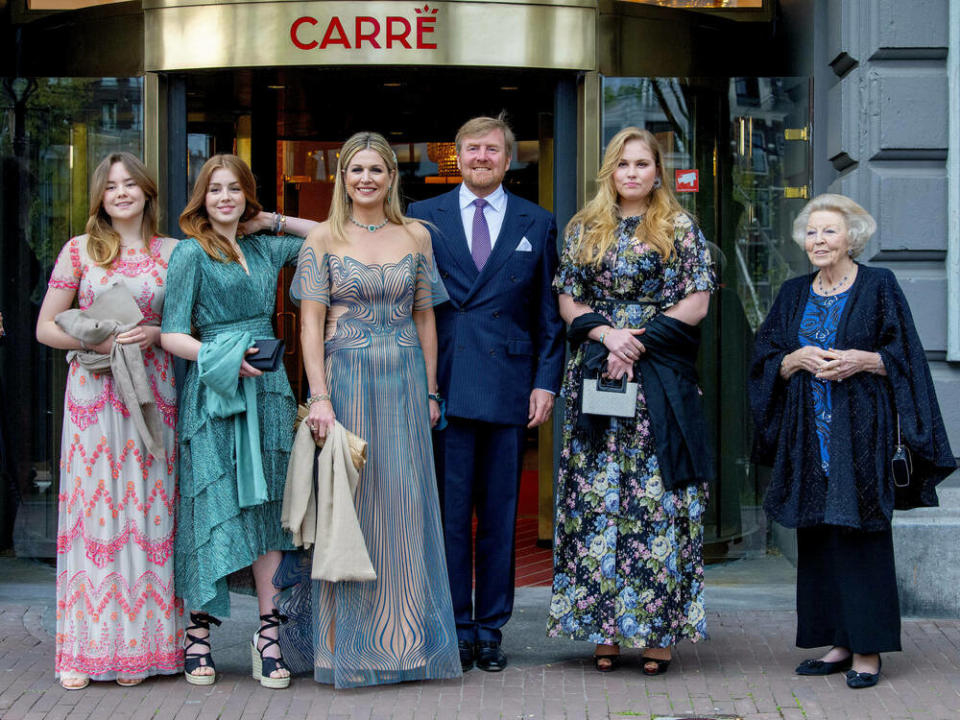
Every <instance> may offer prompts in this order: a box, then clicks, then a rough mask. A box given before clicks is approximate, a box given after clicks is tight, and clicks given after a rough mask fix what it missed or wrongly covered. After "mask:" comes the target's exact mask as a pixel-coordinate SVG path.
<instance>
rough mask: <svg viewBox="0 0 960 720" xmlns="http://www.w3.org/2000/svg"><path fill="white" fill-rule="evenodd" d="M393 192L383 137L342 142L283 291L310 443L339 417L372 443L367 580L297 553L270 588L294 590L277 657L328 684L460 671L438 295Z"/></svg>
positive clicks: (365, 489)
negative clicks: (440, 465) (445, 496)
mask: <svg viewBox="0 0 960 720" xmlns="http://www.w3.org/2000/svg"><path fill="white" fill-rule="evenodd" d="M398 183H399V177H398V173H397V160H396V156H395V155H394V153H393V151H392V150H391V149H390V146H389V145H388V144H387V142H386V140H385V139H384V138H383V137H381V136H380V135H376V134H373V133H359V134H357V135H354V136H353V137H351V138H350V139H349V140H348V141H347V142H346V143H345V144H344V146H343V148H342V149H341V151H340V161H339V166H338V169H337V176H336V185H335V188H334V194H333V201H332V207H331V211H330V216H329V219H328V220H327V221H326V222H324V223H321V225H320V226H319V227H318V228H317V229H316V230H314V231H313V232H311V233H310V235H309V236H308V238H307V240H306V242H305V243H304V248H303V251H302V252H301V254H300V259H299V262H298V265H297V274H296V276H295V278H294V282H293V286H292V288H291V295H292V296H293V297H294V298H295V299H297V300H299V301H300V303H301V343H302V347H303V359H304V367H305V369H306V373H307V379H308V381H309V383H310V398H309V401H308V404H309V406H310V414H309V416H308V417H307V419H306V422H307V424H308V426H309V427H310V428H311V430H312V431H313V433H314V435H315V437H316V438H317V439H319V438H321V437H323V436H324V435H326V433H327V432H329V430H330V429H331V428H332V427H333V423H334V422H335V421H339V422H340V423H341V424H342V425H344V426H345V427H346V428H347V429H348V430H350V431H351V432H354V433H356V434H357V435H359V436H360V437H362V438H363V439H364V440H366V441H367V442H368V444H369V445H368V456H367V462H366V465H365V467H364V469H363V471H362V473H361V476H360V480H359V485H358V488H357V494H356V498H355V503H356V508H357V515H358V518H359V521H360V527H361V529H362V531H363V536H364V539H365V541H366V545H367V550H368V552H369V554H370V559H371V561H372V563H373V567H374V570H375V571H376V574H377V578H376V580H373V581H368V582H338V583H329V582H324V581H312V580H311V579H310V577H309V568H310V563H309V561H308V559H307V558H306V557H305V556H303V555H301V556H299V557H298V556H297V555H295V554H292V555H288V556H287V558H286V559H285V560H284V564H283V566H282V567H281V571H280V573H279V574H278V580H277V582H276V584H278V585H280V584H291V583H297V584H296V585H295V587H294V588H293V591H292V593H291V594H290V597H289V599H288V600H287V602H285V603H284V604H283V605H282V606H281V610H282V611H283V612H284V613H285V614H287V615H289V616H290V618H291V624H290V625H288V626H285V627H284V628H283V630H282V633H281V636H282V640H281V642H282V644H283V652H284V657H285V658H286V659H287V661H288V663H289V664H290V667H291V668H292V669H293V670H295V671H296V670H305V669H308V668H309V667H311V666H312V668H313V673H314V678H315V679H316V680H317V682H321V683H332V684H335V685H336V686H337V687H355V686H361V685H377V684H385V683H397V682H403V681H407V680H423V679H429V678H450V677H457V676H459V675H460V674H461V670H460V660H459V652H458V650H457V634H456V626H455V624H454V620H453V609H452V604H451V600H450V588H449V585H448V583H447V580H446V578H447V571H446V561H445V556H444V550H443V540H442V538H443V535H442V532H441V528H440V507H439V502H438V499H437V487H436V476H435V472H434V465H433V449H432V444H431V437H430V433H431V427H432V426H433V425H435V424H436V423H437V422H438V421H439V420H440V417H441V410H440V403H439V397H438V396H437V394H436V393H437V379H436V375H437V372H436V365H437V334H436V327H435V325H434V315H433V306H434V305H436V304H439V303H441V302H444V301H445V300H446V299H447V294H446V291H445V290H444V287H443V284H442V283H441V282H440V279H439V277H438V275H437V272H436V268H435V267H434V265H433V256H432V252H431V246H430V236H429V234H428V232H427V230H426V228H424V227H423V225H421V224H420V223H418V222H416V221H413V220H409V219H407V218H405V217H404V216H403V215H402V213H401V211H400V204H399V187H398ZM284 574H286V576H287V577H286V580H285V582H283V583H282V578H280V576H283V575H284Z"/></svg>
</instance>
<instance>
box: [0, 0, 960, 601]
mask: <svg viewBox="0 0 960 720" xmlns="http://www.w3.org/2000/svg"><path fill="white" fill-rule="evenodd" d="M43 2H46V3H48V7H51V6H60V7H62V6H63V5H64V3H63V2H60V0H40V2H39V3H33V2H30V1H28V0H18V3H13V2H11V0H8V2H7V3H6V6H5V7H3V6H2V5H0V7H3V9H4V12H5V13H6V16H7V23H6V25H5V26H4V28H3V30H2V33H3V36H2V37H0V47H2V48H3V49H2V50H0V77H2V78H4V81H3V88H4V92H3V93H2V99H0V112H2V113H4V114H3V115H2V117H4V118H5V126H4V127H3V128H0V130H2V132H0V157H2V159H3V165H4V172H3V176H2V177H3V180H2V182H3V187H2V192H0V213H2V226H0V228H2V229H0V232H2V235H0V258H2V268H0V276H2V283H0V312H3V314H4V320H5V324H6V326H7V332H8V337H7V338H6V341H5V345H4V346H0V382H2V383H3V385H4V387H3V392H4V397H3V402H4V407H5V408H10V411H7V412H4V413H3V416H4V420H5V423H6V424H5V426H4V427H3V439H4V446H5V448H6V449H5V452H4V460H3V472H4V473H5V475H6V478H7V480H6V482H5V488H6V493H5V494H4V496H3V497H4V499H3V500H2V503H0V546H2V547H12V548H14V549H15V552H17V553H18V554H24V555H32V556H50V555H52V552H53V547H54V544H53V543H54V542H55V529H56V492H57V487H58V478H57V462H58V448H59V426H60V422H61V417H60V413H61V412H62V402H61V398H62V393H63V382H64V373H65V366H64V363H63V357H62V354H61V353H57V352H54V351H50V350H48V349H46V348H42V347H40V346H38V345H37V344H36V343H35V342H34V341H33V324H34V322H35V319H36V312H37V309H38V307H39V301H40V299H41V298H42V295H43V291H44V287H45V280H46V277H47V275H48V274H49V269H50V266H51V265H52V262H53V260H54V258H55V256H56V252H57V250H58V249H59V247H60V246H61V245H62V244H63V243H64V242H65V241H66V240H67V239H68V238H69V237H70V236H71V235H75V234H78V233H80V232H82V228H83V223H84V221H85V218H86V212H87V210H86V203H87V197H86V187H87V178H88V176H89V173H90V170H92V168H93V166H94V165H95V164H96V162H97V161H98V160H99V158H101V157H102V156H103V155H104V154H106V153H107V152H109V151H112V150H115V149H129V150H132V151H134V152H137V153H140V154H141V155H142V156H143V157H144V159H145V161H146V162H147V164H148V165H149V166H150V168H151V169H152V170H153V171H154V172H155V174H156V175H157V178H158V180H159V184H160V187H161V199H162V201H163V203H164V207H165V210H166V212H165V214H164V215H165V217H164V222H163V223H162V227H163V228H164V229H165V230H166V232H168V233H169V234H172V235H174V236H176V235H178V234H179V233H178V230H177V228H176V225H175V222H174V221H173V220H174V219H175V218H176V217H177V216H178V215H179V212H180V209H181V208H182V207H183V206H184V205H185V203H186V198H187V193H188V190H189V188H190V183H191V179H192V177H193V176H194V175H195V173H196V170H197V169H198V168H199V166H200V165H201V164H202V162H203V160H204V159H205V158H206V157H208V156H209V155H210V154H212V153H214V152H223V151H226V152H236V153H238V154H240V155H241V156H243V157H244V158H245V159H247V160H248V162H249V163H250V164H251V167H252V168H253V170H254V173H255V174H256V176H257V178H258V181H259V184H260V187H259V197H260V199H261V200H262V201H263V204H264V206H265V207H266V208H268V209H278V210H282V211H283V212H286V213H287V214H301V215H304V216H307V217H315V218H321V217H323V216H325V214H326V209H327V206H328V203H329V199H330V192H331V188H332V183H331V180H332V174H331V173H332V172H333V167H335V164H336V158H335V153H336V148H337V147H338V146H339V144H340V143H341V142H342V141H343V140H344V139H345V138H346V137H347V136H348V135H350V134H351V133H353V132H355V131H358V130H362V129H367V130H376V131H379V132H381V133H382V134H384V135H385V136H386V137H388V138H389V139H390V141H391V142H392V143H393V145H394V149H395V151H396V152H397V156H398V159H399V161H400V166H401V172H402V177H403V187H404V191H405V193H406V195H407V196H408V198H409V199H410V200H417V199H422V198H425V197H429V196H430V195H433V194H436V193H438V192H441V191H443V190H444V189H446V188H447V187H449V186H450V184H451V183H455V182H457V176H456V169H455V165H454V166H452V165H451V160H452V148H451V140H452V138H453V135H454V133H455V131H456V128H457V127H458V126H459V125H460V124H461V123H462V121H463V120H464V119H466V118H468V117H471V116H473V115H477V114H496V113H498V112H500V111H501V110H506V111H507V113H508V115H509V117H510V120H511V122H512V124H513V125H514V127H515V129H516V131H517V136H518V140H519V142H518V147H517V151H516V155H515V157H514V158H513V161H512V165H511V171H510V173H509V175H508V177H507V183H508V185H509V187H510V188H511V190H512V191H513V192H516V193H518V194H520V195H522V196H524V197H527V198H528V199H531V200H533V201H535V202H539V203H540V204H541V205H543V206H544V207H547V208H549V209H552V210H553V211H554V212H555V213H556V214H557V217H558V221H559V223H560V225H561V226H562V225H563V224H564V223H565V222H566V220H567V219H568V218H569V217H570V216H571V215H572V214H573V212H574V211H575V210H576V208H577V206H578V205H579V204H580V203H581V202H582V201H583V199H584V198H585V197H587V196H589V195H590V194H591V193H592V191H593V182H594V180H593V178H594V175H595V172H596V170H597V168H598V167H599V162H600V157H601V155H602V150H603V146H604V144H605V143H606V141H607V140H608V139H609V138H610V137H611V136H612V135H613V134H614V133H615V132H616V131H617V130H619V129H620V128H621V127H624V126H626V125H631V124H632V125H640V126H643V127H646V128H648V129H650V130H651V131H652V132H654V133H656V134H657V136H658V138H659V139H660V140H661V142H662V143H663V144H664V146H665V147H666V148H667V154H668V160H669V164H670V165H671V166H672V167H673V168H674V170H675V174H674V176H673V177H672V178H669V181H670V182H671V183H673V185H674V188H675V189H676V190H677V191H678V194H679V196H680V197H681V199H682V201H683V203H684V205H685V207H687V208H688V209H689V210H690V211H691V212H693V213H694V214H695V215H696V216H697V218H698V219H699V221H700V224H701V225H702V227H703V229H704V232H705V234H706V235H707V237H708V239H710V240H711V241H712V242H713V244H714V246H715V248H714V250H715V252H714V255H715V257H716V261H717V264H718V271H719V273H720V275H721V278H722V281H723V282H722V287H721V289H720V290H719V292H718V293H717V297H716V301H715V302H714V307H713V309H712V311H711V314H710V316H709V318H708V320H707V321H706V325H705V332H704V337H705V342H704V347H703V352H702V358H701V374H702V377H703V384H704V389H705V402H706V408H707V413H708V418H709V422H710V426H711V434H712V438H711V439H712V441H713V447H714V448H716V450H715V452H716V461H717V468H718V480H717V482H716V483H715V486H714V487H713V488H711V498H712V503H711V511H710V515H709V517H708V519H707V525H708V527H707V539H708V546H707V553H708V555H709V556H710V557H711V559H718V560H719V559H725V558H736V557H743V556H748V555H750V554H756V553H762V552H764V551H766V550H767V549H768V547H769V545H770V544H771V543H772V544H774V545H776V546H779V547H781V549H783V550H784V551H785V552H787V553H789V552H790V547H791V539H790V535H789V533H783V532H775V531H774V529H772V528H770V527H768V525H767V523H766V521H765V519H764V517H763V514H762V513H761V512H760V510H759V507H760V502H761V499H762V495H763V491H764V489H765V480H766V478H765V474H764V472H765V471H764V470H763V469H762V468H758V467H755V466H753V465H752V464H751V463H750V458H749V450H750V431H749V419H748V406H747V401H746V393H745V383H746V369H747V367H746V366H747V358H748V357H749V351H750V345H751V341H752V334H753V331H754V330H755V328H756V327H757V325H758V324H759V322H760V321H761V320H762V318H763V316H764V314H765V312H766V310H767V309H768V308H769V306H770V303H771V302H772V299H773V297H774V296H775V294H776V291H777V289H778V287H779V285H780V283H782V282H783V281H784V280H785V279H787V278H788V277H791V276H794V275H796V274H799V273H803V272H807V270H808V265H807V260H806V257H805V255H804V253H803V252H802V251H801V250H800V249H799V248H797V247H796V245H794V244H793V242H792V240H791V239H790V225H791V223H792V219H793V217H794V216H795V214H796V212H797V211H798V210H799V209H800V208H801V207H802V206H803V204H804V202H805V199H806V198H809V197H812V196H813V195H814V194H817V193H819V192H826V191H836V192H843V193H845V194H848V195H850V196H851V197H853V198H855V199H857V200H858V201H859V202H861V203H862V204H863V205H864V206H866V207H867V208H868V209H870V210H871V211H872V212H874V214H875V215H876V217H877V220H878V222H879V225H880V232H878V235H877V238H876V239H875V240H874V242H873V245H872V246H871V248H869V249H868V251H867V255H866V257H867V258H868V259H869V261H870V262H875V263H878V264H884V265H887V266H889V267H891V268H893V269H894V270H895V271H896V272H897V274H898V277H900V278H901V282H902V283H903V284H904V286H905V289H906V291H907V295H908V298H909V299H910V301H911V304H912V306H913V307H914V309H915V312H916V314H917V317H918V326H919V327H920V332H921V336H922V338H923V341H924V344H925V346H926V347H927V348H928V351H929V353H930V358H931V360H932V361H933V363H934V368H935V375H936V379H937V383H938V391H939V392H940V397H941V402H942V404H943V407H944V410H945V413H946V415H947V423H948V428H949V430H950V432H951V439H952V440H953V442H954V446H955V447H960V410H956V408H957V407H958V406H960V403H958V402H957V401H956V400H953V396H954V394H956V393H958V392H960V385H957V384H956V383H957V375H956V374H955V373H956V367H957V366H956V365H954V364H953V361H954V360H958V359H960V331H958V332H955V333H953V334H951V331H950V327H952V325H951V323H955V324H956V326H957V327H958V328H960V317H957V315H958V313H957V312H952V311H951V308H953V307H956V306H957V302H953V303H952V304H951V302H950V301H948V293H955V294H960V289H958V288H957V287H954V286H953V285H952V284H951V282H948V273H947V267H948V265H949V264H950V263H951V262H953V263H957V262H960V261H957V259H956V258H957V257H958V256H957V252H956V251H953V250H952V249H951V247H952V245H951V238H952V241H953V243H955V244H956V243H958V242H960V240H957V237H956V235H957V232H956V227H955V225H954V227H953V230H950V229H949V228H948V218H949V217H951V214H950V213H948V211H947V204H948V198H949V197H950V195H949V192H948V190H949V189H950V188H951V187H952V188H953V192H954V193H956V188H957V182H956V180H955V179H954V181H953V182H952V184H951V183H949V182H947V181H946V176H947V172H948V170H947V160H948V158H949V157H950V154H949V153H948V149H949V147H951V146H950V144H949V139H948V134H947V129H946V128H947V114H948V110H949V109H950V108H951V107H952V106H954V105H957V102H956V95H953V96H952V98H953V100H952V101H949V97H950V96H948V91H947V66H948V64H949V62H950V61H951V58H955V56H956V53H949V52H948V48H950V47H956V40H953V41H951V40H950V39H949V37H948V35H949V30H948V29H949V28H954V29H955V25H956V23H957V18H958V15H957V14H956V8H955V7H951V3H954V4H955V2H956V0H922V1H921V2H918V3H910V4H909V5H910V6H911V9H909V10H908V9H905V7H904V6H905V5H907V4H905V3H900V2H896V1H895V0H877V1H873V0H859V1H853V0H739V1H738V0H717V1H716V2H714V1H713V0H650V1H649V2H645V1H636V2H620V1H618V0H550V1H548V0H512V1H511V2H506V3H503V2H488V1H486V0H467V1H462V2H461V1H459V0H450V1H446V2H429V3H423V4H422V5H421V4H419V3H405V2H402V1H399V2H398V1H393V0H391V1H387V0H382V1H380V2H349V3H348V2H319V1H314V2H309V1H299V0H293V1H289V2H287V1H282V0H280V1H278V0H266V1H262V2H257V1H255V2H244V3H233V2H222V3H210V2H205V1H203V0H143V2H142V3H138V2H123V3H106V4H105V3H97V2H90V3H88V4H90V5H91V6H90V7H86V8H82V9H72V10H59V11H57V10H45V9H42V8H41V5H42V3H43ZM66 4H67V5H70V4H72V3H69V2H67V3H66ZM915 4H916V5H923V12H917V11H915V10H913V9H912V8H913V6H914V5H915ZM951 13H952V14H951ZM951 42H953V45H952V46H951V45H950V43H951ZM918 108H922V112H918ZM953 147H955V145H954V146H953ZM945 188H946V189H945ZM956 215H957V211H956V208H955V209H954V211H953V212H952V217H954V218H955V217H956ZM951 233H952V234H951ZM956 274H957V273H956V271H954V273H953V275H954V276H956ZM283 285H284V281H283V280H281V282H280V284H279V286H278V287H279V290H278V299H279V300H280V302H279V304H278V313H277V318H276V328H277V332H278V334H279V335H280V336H283V337H285V338H286V339H287V347H288V348H296V346H297V337H296V333H297V323H296V318H295V309H294V308H292V307H291V306H290V305H289V303H287V302H286V301H285V295H286V294H285V292H284V289H283ZM958 299H960V298H958ZM921 307H922V308H923V309H924V311H923V312H918V311H917V309H918V308H921ZM951 338H954V339H953V342H954V344H955V346H956V351H955V352H954V351H951V350H950V347H951V345H950V342H951ZM287 363H288V369H289V370H290V376H291V378H292V379H293V380H294V384H295V385H297V384H298V383H299V378H300V377H301V376H302V371H301V366H300V360H299V357H298V356H297V355H296V353H295V352H293V353H291V354H290V355H289V356H288V357H287ZM297 390H300V394H301V395H302V388H297V387H295V391H297ZM531 443H532V444H533V445H535V446H536V447H537V448H538V457H539V460H538V467H539V478H540V480H539V483H540V487H539V496H540V501H541V503H540V517H539V521H540V536H541V539H542V540H545V541H547V540H549V538H550V536H551V520H552V503H551V498H552V480H553V476H554V471H553V466H554V462H553V456H554V436H553V432H551V431H550V430H549V429H548V430H544V431H542V432H541V433H540V434H539V436H538V437H535V438H531ZM958 602H960V601H958ZM958 609H960V605H958Z"/></svg>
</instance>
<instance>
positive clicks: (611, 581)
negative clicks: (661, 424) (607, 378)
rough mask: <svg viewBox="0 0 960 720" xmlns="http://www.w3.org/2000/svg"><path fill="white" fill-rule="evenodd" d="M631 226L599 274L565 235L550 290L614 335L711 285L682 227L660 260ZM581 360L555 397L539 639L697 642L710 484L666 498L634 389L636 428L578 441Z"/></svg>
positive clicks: (574, 361) (620, 421) (619, 424)
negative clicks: (555, 467) (546, 596)
mask: <svg viewBox="0 0 960 720" xmlns="http://www.w3.org/2000/svg"><path fill="white" fill-rule="evenodd" d="M640 220H641V218H640V217H628V218H624V219H622V220H621V221H620V224H619V226H618V228H617V244H616V246H615V247H614V248H611V250H610V251H609V252H608V253H607V255H606V257H604V259H603V263H602V265H601V266H600V267H594V266H584V265H582V264H580V263H579V262H578V261H577V260H576V259H575V257H574V252H573V245H574V244H575V243H576V241H577V239H578V233H576V232H574V233H573V234H571V235H570V236H568V238H567V240H566V246H565V249H564V253H563V256H562V257H561V261H560V268H559V270H558V272H557V277H556V278H555V280H554V289H555V290H556V291H557V292H558V293H561V294H566V295H569V296H571V297H572V298H573V299H574V300H575V301H576V302H578V303H583V304H585V305H588V306H589V307H590V308H591V309H592V310H593V311H594V312H597V313H600V314H601V315H604V316H605V317H607V318H608V319H609V320H610V322H611V324H612V325H613V326H615V327H617V328H622V327H641V326H643V325H644V324H646V323H647V322H648V321H649V320H650V319H651V318H652V317H653V316H654V315H656V314H657V313H659V312H661V311H663V310H666V309H667V308H669V307H670V306H671V305H675V304H676V303H677V302H679V301H680V300H681V299H683V298H684V297H686V296H687V295H690V294H692V293H694V292H697V291H711V290H713V289H714V287H715V285H716V283H715V279H714V275H713V271H712V270H711V267H710V255H709V252H708V250H707V246H706V242H705V240H704V238H703V235H702V234H701V232H700V230H699V228H698V227H697V226H696V225H695V224H694V223H693V221H692V220H690V218H688V217H687V216H686V215H683V214H678V215H677V217H676V218H675V221H674V246H675V250H676V252H675V254H674V255H673V256H672V257H670V258H669V259H666V260H664V259H663V258H661V256H660V255H659V254H658V253H657V252H656V251H654V250H653V249H651V248H650V247H649V246H647V245H646V244H645V243H643V242H640V241H638V240H637V238H636V235H635V234H636V231H637V226H638V224H639V223H640ZM641 232H642V230H641ZM641 339H642V338H641ZM581 356H582V348H581V349H580V350H578V352H576V353H575V354H573V355H572V356H571V358H570V361H569V363H568V365H567V372H566V376H565V378H564V383H563V391H562V396H563V402H564V418H563V429H562V432H563V448H562V451H561V456H560V469H559V476H558V481H557V488H558V489H557V498H556V503H557V514H556V531H555V537H554V570H553V572H554V576H553V596H552V599H551V602H550V616H549V619H548V621H547V634H548V635H550V636H551V637H569V638H571V639H574V640H587V641H589V642H592V643H600V644H608V645H609V644H618V645H621V646H624V647H669V646H670V645H674V644H676V643H677V641H678V640H680V639H681V638H690V639H691V640H693V641H696V640H699V639H701V638H703V637H706V619H705V616H704V609H703V559H702V548H703V526H702V521H701V517H702V514H703V511H704V507H705V505H706V501H707V486H706V484H699V485H690V486H688V487H686V488H678V489H676V490H673V491H670V490H666V489H665V488H664V486H663V482H662V479H661V476H660V469H659V465H658V463H657V455H656V448H655V446H654V438H653V430H652V428H651V426H650V416H649V414H648V413H647V408H646V403H645V401H644V395H643V388H642V386H640V387H639V392H638V396H637V411H636V416H635V417H634V418H633V419H630V420H627V419H625V418H609V419H608V420H607V423H608V424H607V427H606V429H605V430H604V431H603V433H602V435H599V436H598V438H597V440H595V441H591V440H590V439H589V438H587V437H585V436H583V435H581V434H580V433H579V432H578V431H577V429H576V426H577V420H578V418H579V415H580V388H581V382H582V374H583V373H582V366H581ZM634 379H635V380H638V381H639V378H638V377H637V376H636V375H635V376H634Z"/></svg>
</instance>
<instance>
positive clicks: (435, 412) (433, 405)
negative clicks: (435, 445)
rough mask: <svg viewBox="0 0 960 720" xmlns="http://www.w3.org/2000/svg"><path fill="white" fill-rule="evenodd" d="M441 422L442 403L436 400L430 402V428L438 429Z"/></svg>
mask: <svg viewBox="0 0 960 720" xmlns="http://www.w3.org/2000/svg"><path fill="white" fill-rule="evenodd" d="M438 422H440V403H438V402H437V401H436V400H433V399H431V400H430V427H436V426H437V423H438Z"/></svg>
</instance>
